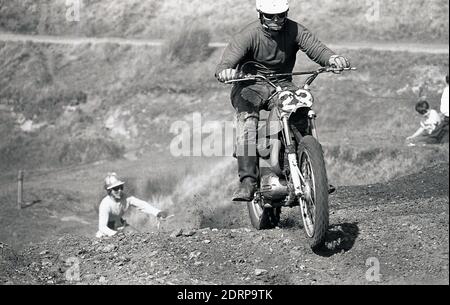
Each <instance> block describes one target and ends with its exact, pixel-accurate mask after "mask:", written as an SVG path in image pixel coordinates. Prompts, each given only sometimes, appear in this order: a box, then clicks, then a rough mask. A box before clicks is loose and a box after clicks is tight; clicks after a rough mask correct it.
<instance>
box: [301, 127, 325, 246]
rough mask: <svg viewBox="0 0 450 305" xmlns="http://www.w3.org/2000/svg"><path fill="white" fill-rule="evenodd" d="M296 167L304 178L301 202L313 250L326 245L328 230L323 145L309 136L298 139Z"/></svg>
mask: <svg viewBox="0 0 450 305" xmlns="http://www.w3.org/2000/svg"><path fill="white" fill-rule="evenodd" d="M297 153H298V154H297V155H298V166H299V169H300V172H301V173H302V175H303V177H304V179H305V185H304V186H303V193H304V196H303V198H301V199H300V212H301V214H302V219H303V224H304V226H305V231H306V234H307V236H308V238H310V246H311V248H312V249H313V250H315V249H317V248H319V247H321V246H322V245H323V243H324V242H325V235H326V232H327V230H328V222H329V210H328V178H327V172H326V168H325V161H324V158H323V151H322V146H321V145H320V143H319V142H318V141H317V140H316V139H315V138H314V137H312V136H306V137H304V138H302V139H301V141H300V144H299V145H298V151H297Z"/></svg>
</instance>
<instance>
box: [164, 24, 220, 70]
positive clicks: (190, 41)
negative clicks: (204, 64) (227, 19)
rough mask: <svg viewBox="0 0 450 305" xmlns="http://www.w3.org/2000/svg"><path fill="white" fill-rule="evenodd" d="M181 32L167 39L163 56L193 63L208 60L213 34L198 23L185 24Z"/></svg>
mask: <svg viewBox="0 0 450 305" xmlns="http://www.w3.org/2000/svg"><path fill="white" fill-rule="evenodd" d="M181 28H182V29H183V30H182V31H181V32H178V33H175V34H174V35H172V36H170V38H169V39H168V40H167V41H166V45H165V46H164V50H163V52H162V56H163V57H165V59H166V60H168V61H176V62H178V63H181V64H191V63H194V62H201V61H204V60H207V59H208V58H209V57H210V56H211V54H212V51H213V49H212V48H210V47H209V43H210V41H211V34H210V32H209V30H207V29H205V28H203V27H201V26H200V25H198V24H191V25H185V26H182V27H181Z"/></svg>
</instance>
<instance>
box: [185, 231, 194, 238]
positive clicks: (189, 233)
mask: <svg viewBox="0 0 450 305" xmlns="http://www.w3.org/2000/svg"><path fill="white" fill-rule="evenodd" d="M194 234H195V231H194V230H189V231H186V232H183V235H184V236H187V237H189V236H193V235H194Z"/></svg>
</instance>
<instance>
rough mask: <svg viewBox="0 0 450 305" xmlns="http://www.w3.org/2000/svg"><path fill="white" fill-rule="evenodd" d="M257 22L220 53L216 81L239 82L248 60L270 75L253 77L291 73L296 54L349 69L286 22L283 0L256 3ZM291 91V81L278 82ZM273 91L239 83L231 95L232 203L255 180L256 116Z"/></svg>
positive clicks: (248, 192) (249, 195)
mask: <svg viewBox="0 0 450 305" xmlns="http://www.w3.org/2000/svg"><path fill="white" fill-rule="evenodd" d="M256 10H257V12H258V14H259V20H256V21H254V22H252V23H250V24H249V25H247V26H246V27H245V28H244V29H243V30H242V31H241V32H240V33H238V34H237V35H236V36H235V37H234V38H233V39H232V40H231V42H230V43H229V44H228V46H227V47H226V48H225V50H224V52H223V55H222V59H221V61H220V63H219V64H218V66H217V68H216V73H215V76H216V78H217V79H218V80H219V81H220V82H226V81H230V80H233V79H236V78H238V73H237V70H238V66H242V65H243V64H245V63H246V62H248V61H253V62H257V63H259V64H263V65H264V66H265V67H267V68H268V69H269V70H266V69H263V68H261V67H255V70H254V71H252V73H258V74H265V73H291V72H292V70H293V68H294V66H295V62H296V54H297V52H298V51H299V50H301V51H303V52H305V53H306V54H307V55H308V57H309V58H310V59H311V60H313V61H314V62H316V63H318V64H319V65H321V66H326V65H330V66H334V67H336V68H348V67H350V63H349V61H348V60H347V59H346V58H345V57H343V56H340V55H337V54H335V52H333V51H332V50H330V49H329V48H328V47H327V46H325V45H324V44H323V43H321V42H320V41H319V40H318V39H317V38H316V36H314V35H313V34H312V33H311V32H310V31H309V30H308V29H307V28H305V27H304V26H303V25H301V24H298V23H297V22H295V21H293V20H291V19H288V11H289V3H288V0H256ZM278 84H279V85H280V86H282V87H283V88H291V87H292V86H293V87H295V85H294V84H293V83H292V77H286V78H284V79H282V80H278ZM272 91H273V88H272V87H269V85H267V84H266V83H265V82H239V83H236V84H235V85H234V86H233V88H232V91H231V103H232V105H233V107H234V108H235V109H236V113H237V114H236V115H237V139H236V147H237V150H236V151H237V153H236V157H237V161H238V171H239V179H240V182H241V183H240V186H239V188H238V189H237V191H236V192H235V193H234V194H233V201H251V200H253V196H254V193H255V191H256V186H257V180H258V166H257V162H258V157H257V156H256V153H255V152H256V139H257V128H258V120H259V111H260V110H261V109H264V107H266V106H267V105H263V104H264V103H263V102H264V101H266V100H267V98H269V97H270V95H271V93H272Z"/></svg>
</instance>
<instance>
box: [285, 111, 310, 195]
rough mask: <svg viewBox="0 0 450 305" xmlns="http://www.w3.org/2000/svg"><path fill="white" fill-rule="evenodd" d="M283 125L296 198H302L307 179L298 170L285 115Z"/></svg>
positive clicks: (294, 148) (294, 149) (287, 119)
mask: <svg viewBox="0 0 450 305" xmlns="http://www.w3.org/2000/svg"><path fill="white" fill-rule="evenodd" d="M282 123H283V131H284V132H283V135H284V141H285V143H286V149H287V153H288V162H289V169H290V170H291V177H292V183H293V184H294V192H295V195H296V196H298V197H301V196H303V191H302V186H303V185H305V179H304V178H303V176H302V173H301V172H300V169H299V168H298V161H297V149H296V147H295V146H294V143H293V142H292V140H291V139H292V138H291V131H290V128H289V118H288V116H286V115H284V116H283V117H282Z"/></svg>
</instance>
